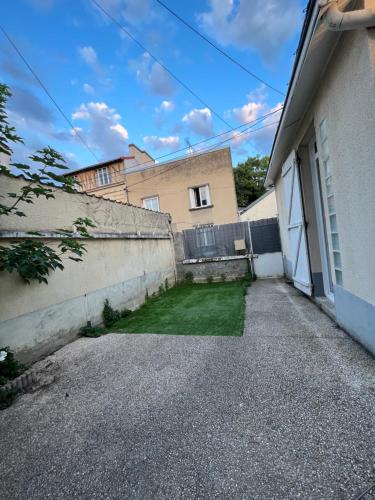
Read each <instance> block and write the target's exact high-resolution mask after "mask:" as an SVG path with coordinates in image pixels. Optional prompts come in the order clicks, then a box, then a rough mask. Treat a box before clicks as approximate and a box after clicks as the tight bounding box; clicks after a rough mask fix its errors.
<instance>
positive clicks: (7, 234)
mask: <svg viewBox="0 0 375 500" xmlns="http://www.w3.org/2000/svg"><path fill="white" fill-rule="evenodd" d="M38 233H39V234H30V233H28V232H27V231H0V239H17V238H22V239H46V238H47V239H51V240H54V239H58V240H61V239H62V238H66V237H67V235H65V234H63V233H59V232H58V231H38ZM90 236H91V238H93V239H94V240H103V239H115V240H119V239H120V240H169V239H171V235H170V234H169V233H156V232H155V233H145V232H141V231H137V232H136V233H134V232H133V233H103V232H96V233H94V232H93V233H91V234H90ZM69 238H75V239H79V240H87V238H84V237H83V236H81V235H79V234H73V235H71V236H70V235H69Z"/></svg>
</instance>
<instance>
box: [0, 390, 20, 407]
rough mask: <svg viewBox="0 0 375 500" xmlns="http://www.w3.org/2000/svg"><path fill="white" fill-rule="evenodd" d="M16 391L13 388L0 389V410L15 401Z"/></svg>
mask: <svg viewBox="0 0 375 500" xmlns="http://www.w3.org/2000/svg"><path fill="white" fill-rule="evenodd" d="M17 394H18V390H17V389H16V388H15V387H10V388H7V389H2V388H1V387H0V410H4V409H5V408H8V406H10V405H11V404H12V403H13V401H14V400H15V399H16V397H17Z"/></svg>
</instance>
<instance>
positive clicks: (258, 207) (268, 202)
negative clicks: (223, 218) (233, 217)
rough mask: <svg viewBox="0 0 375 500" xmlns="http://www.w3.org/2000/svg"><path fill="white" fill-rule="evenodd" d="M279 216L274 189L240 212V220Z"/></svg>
mask: <svg viewBox="0 0 375 500" xmlns="http://www.w3.org/2000/svg"><path fill="white" fill-rule="evenodd" d="M274 217H277V204H276V195H275V190H274V189H269V190H268V191H266V192H265V193H264V194H262V196H259V198H258V199H257V200H255V201H253V202H252V203H250V205H249V206H248V207H246V208H243V209H242V210H240V211H239V212H238V220H239V222H245V221H254V220H261V219H272V218H274Z"/></svg>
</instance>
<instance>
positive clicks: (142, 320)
mask: <svg viewBox="0 0 375 500" xmlns="http://www.w3.org/2000/svg"><path fill="white" fill-rule="evenodd" d="M248 285H249V283H248V282H247V281H245V280H244V281H230V282H220V283H199V284H198V283H197V284H184V285H178V286H176V287H174V288H171V289H170V290H168V291H167V292H165V293H163V294H162V295H161V296H159V297H155V298H150V299H148V300H147V301H146V303H145V304H144V305H143V306H142V307H141V308H140V309H138V310H136V311H134V312H133V313H132V314H131V315H130V316H129V317H127V318H125V319H121V320H120V321H118V322H117V323H115V325H114V326H113V327H111V329H110V331H112V332H119V333H166V334H171V335H173V334H175V335H231V336H240V335H242V332H243V325H244V316H245V293H246V288H247V286H248Z"/></svg>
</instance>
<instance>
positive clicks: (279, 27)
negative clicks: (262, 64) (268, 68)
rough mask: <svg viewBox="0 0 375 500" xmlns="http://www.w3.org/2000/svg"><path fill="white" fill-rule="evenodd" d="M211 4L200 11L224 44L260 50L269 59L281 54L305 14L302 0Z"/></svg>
mask: <svg viewBox="0 0 375 500" xmlns="http://www.w3.org/2000/svg"><path fill="white" fill-rule="evenodd" d="M209 5H210V9H209V11H208V12H204V13H201V14H198V20H199V22H200V24H201V25H202V27H203V29H204V30H205V31H207V32H208V33H209V34H210V35H211V36H212V37H213V38H215V40H217V41H218V42H219V43H221V44H222V45H234V46H237V47H240V48H250V49H254V50H259V51H260V53H261V55H262V57H263V58H264V59H266V60H272V59H275V58H276V57H277V55H278V53H279V50H280V48H281V47H282V45H283V44H284V43H285V42H286V41H288V40H289V39H290V38H292V37H293V35H294V34H295V32H296V30H297V27H298V25H299V23H300V20H301V18H302V12H301V7H300V3H299V1H298V0H283V1H282V2H280V1H277V0H251V1H250V0H209Z"/></svg>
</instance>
